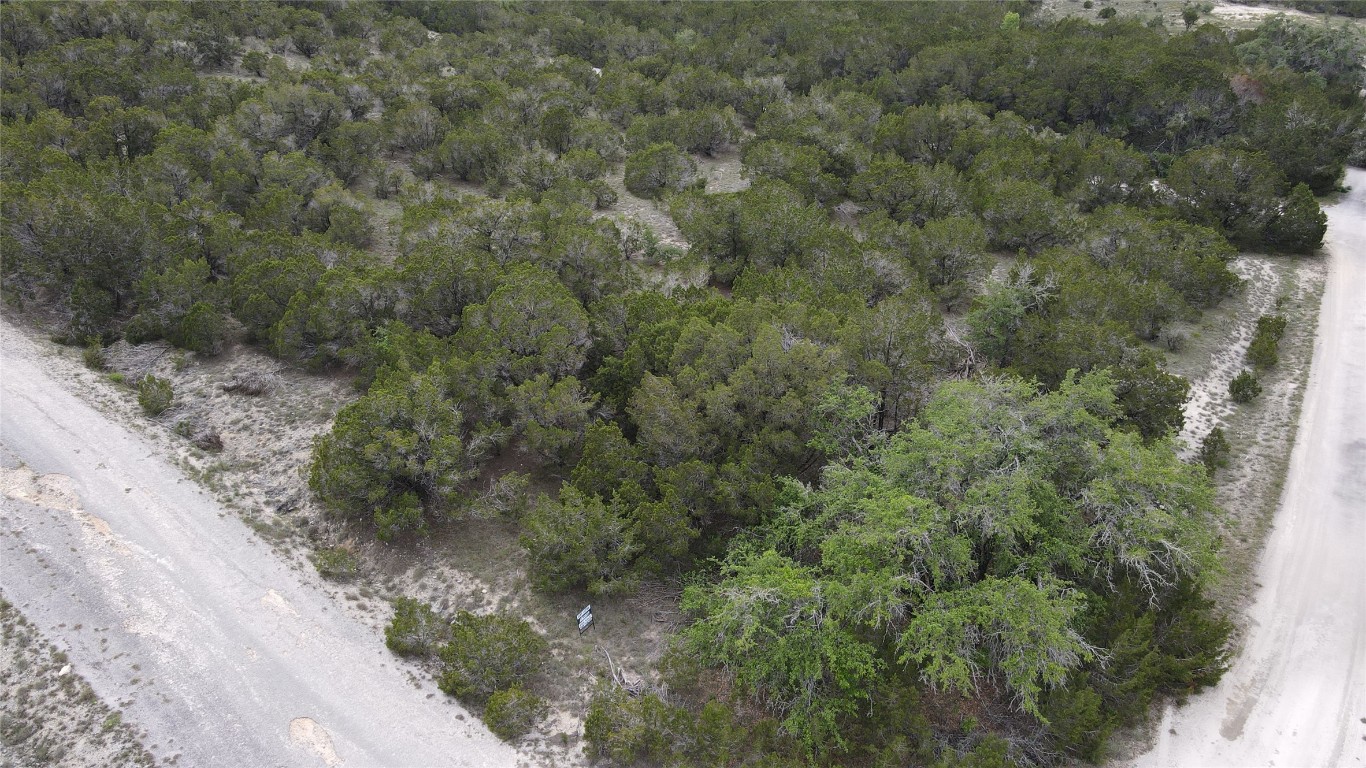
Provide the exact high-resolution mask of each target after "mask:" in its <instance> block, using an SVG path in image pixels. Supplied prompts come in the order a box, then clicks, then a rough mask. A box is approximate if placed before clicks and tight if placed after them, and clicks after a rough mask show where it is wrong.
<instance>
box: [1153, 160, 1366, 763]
mask: <svg viewBox="0 0 1366 768" xmlns="http://www.w3.org/2000/svg"><path fill="white" fill-rule="evenodd" d="M1347 183H1348V184H1349V185H1350V186H1351V187H1352V191H1351V193H1350V194H1348V195H1346V196H1345V197H1343V198H1342V199H1341V200H1340V201H1338V202H1337V203H1335V204H1334V205H1333V206H1331V207H1330V208H1328V216H1329V228H1328V238H1327V242H1326V246H1327V248H1328V251H1329V267H1328V285H1327V288H1326V290H1325V291H1324V295H1323V303H1322V306H1321V309H1320V315H1319V336H1318V338H1317V339H1316V340H1315V343H1314V362H1313V367H1312V369H1311V371H1310V376H1309V384H1308V388H1307V390H1306V392H1305V399H1304V407H1303V410H1302V412H1301V415H1300V424H1299V433H1298V437H1297V440H1296V443H1295V449H1294V452H1293V453H1292V455H1291V461H1290V471H1289V474H1288V477H1287V478H1286V487H1285V493H1284V495H1283V496H1282V498H1281V505H1280V508H1279V510H1278V511H1277V513H1276V521H1275V528H1274V530H1273V532H1272V534H1271V536H1270V538H1269V539H1268V541H1267V548H1266V551H1265V553H1264V555H1263V558H1262V562H1261V565H1260V567H1259V569H1258V572H1257V573H1258V585H1259V586H1260V591H1259V592H1258V594H1257V597H1256V599H1255V602H1254V604H1253V606H1252V609H1251V611H1250V613H1249V616H1248V618H1249V624H1250V629H1249V630H1248V633H1247V636H1246V638H1245V642H1244V646H1243V648H1242V649H1241V650H1240V653H1239V654H1238V657H1237V660H1236V661H1235V662H1234V666H1233V669H1232V670H1230V671H1229V673H1228V674H1227V675H1225V676H1224V679H1223V681H1222V682H1221V683H1220V684H1219V686H1218V687H1216V688H1215V689H1214V690H1213V691H1210V692H1208V693H1206V694H1203V695H1201V696H1197V697H1195V698H1193V699H1192V700H1191V701H1190V703H1189V704H1188V705H1187V706H1185V707H1182V708H1179V709H1177V708H1173V707H1168V709H1167V711H1166V712H1165V713H1164V716H1163V719H1162V725H1161V728H1160V730H1159V732H1158V734H1157V744H1156V746H1155V747H1154V748H1153V750H1152V751H1150V752H1149V753H1147V754H1145V755H1142V756H1141V757H1139V758H1138V759H1137V760H1136V761H1135V763H1134V764H1135V765H1137V766H1181V767H1183V768H1184V767H1185V766H1278V767H1279V768H1285V767H1287V766H1363V765H1366V171H1363V170H1358V169H1350V170H1349V171H1348V176H1347Z"/></svg>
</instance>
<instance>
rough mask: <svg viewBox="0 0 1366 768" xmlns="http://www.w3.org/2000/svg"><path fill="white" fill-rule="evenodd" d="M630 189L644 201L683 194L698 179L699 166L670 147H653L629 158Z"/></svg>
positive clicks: (671, 145) (627, 169)
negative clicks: (667, 193) (668, 194)
mask: <svg viewBox="0 0 1366 768" xmlns="http://www.w3.org/2000/svg"><path fill="white" fill-rule="evenodd" d="M625 174H626V175H625V180H626V181H625V184H626V188H627V189H629V190H630V191H632V192H634V193H635V194H637V195H640V196H641V197H660V196H662V195H663V194H664V193H666V192H681V191H683V189H685V188H687V187H688V186H690V185H692V183H693V182H694V181H695V180H696V179H697V163H696V162H695V161H694V160H693V159H692V158H691V157H689V156H688V155H687V154H686V153H684V152H683V151H682V150H681V149H679V148H678V147H677V146H674V145H673V144H670V143H663V144H651V145H649V146H648V147H645V148H643V149H641V150H640V151H638V152H633V153H632V154H631V156H630V157H627V158H626V170H625Z"/></svg>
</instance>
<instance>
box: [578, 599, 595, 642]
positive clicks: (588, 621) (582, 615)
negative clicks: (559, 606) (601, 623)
mask: <svg viewBox="0 0 1366 768" xmlns="http://www.w3.org/2000/svg"><path fill="white" fill-rule="evenodd" d="M578 622H579V634H580V635H582V634H583V631H584V630H585V629H588V628H589V627H590V626H592V624H593V606H591V605H587V606H584V609H583V610H582V611H579V615H578Z"/></svg>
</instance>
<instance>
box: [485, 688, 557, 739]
mask: <svg viewBox="0 0 1366 768" xmlns="http://www.w3.org/2000/svg"><path fill="white" fill-rule="evenodd" d="M548 710H549V708H548V707H547V706H546V703H545V700H544V699H542V698H541V697H540V696H537V695H535V694H532V693H527V692H526V691H525V690H523V689H522V687H521V686H519V685H514V686H512V687H511V688H508V689H505V690H502V691H498V692H497V693H494V694H493V695H492V696H490V697H489V703H488V707H487V708H486V709H485V710H484V724H485V725H487V726H488V727H489V730H490V731H493V733H494V735H495V736H497V737H498V738H500V739H504V740H506V741H511V740H513V739H516V738H518V737H519V736H522V735H525V734H526V732H527V731H530V730H531V729H532V728H534V727H536V724H537V723H539V722H540V721H541V720H543V719H544V718H545V716H546V713H547V711H548Z"/></svg>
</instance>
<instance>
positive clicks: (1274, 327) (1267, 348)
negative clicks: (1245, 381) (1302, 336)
mask: <svg viewBox="0 0 1366 768" xmlns="http://www.w3.org/2000/svg"><path fill="white" fill-rule="evenodd" d="M1285 328H1286V319H1285V316H1284V315H1262V316H1261V317H1259V318H1257V331H1256V332H1255V333H1254V334H1253V336H1252V343H1250V344H1248V347H1247V361H1248V362H1249V363H1252V364H1253V365H1255V366H1257V367H1258V368H1270V367H1272V366H1274V365H1276V363H1278V362H1280V359H1281V358H1280V351H1279V347H1280V343H1281V337H1282V336H1284V335H1285Z"/></svg>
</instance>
